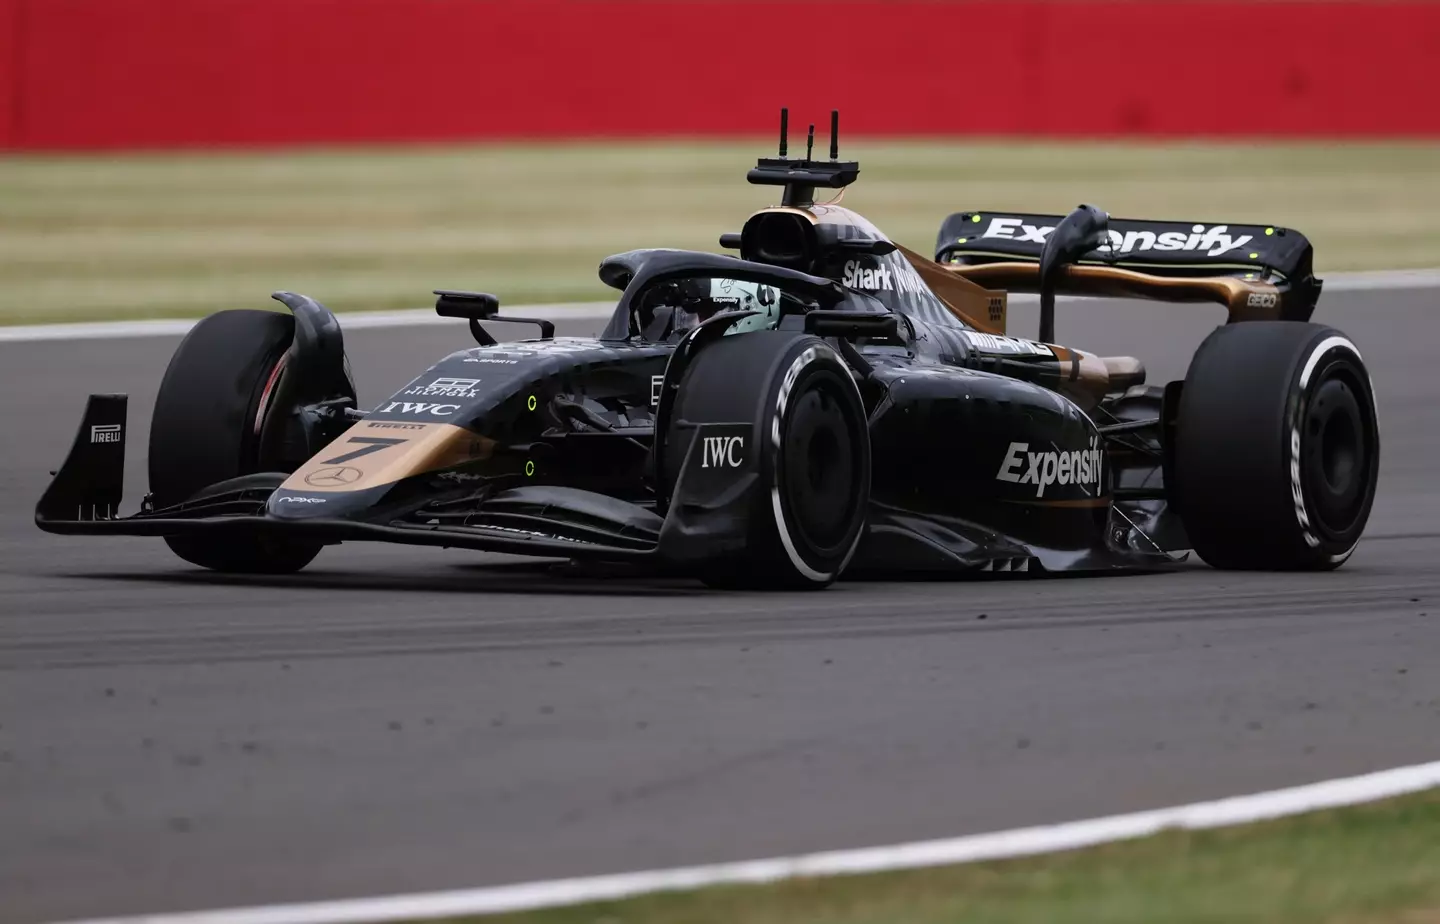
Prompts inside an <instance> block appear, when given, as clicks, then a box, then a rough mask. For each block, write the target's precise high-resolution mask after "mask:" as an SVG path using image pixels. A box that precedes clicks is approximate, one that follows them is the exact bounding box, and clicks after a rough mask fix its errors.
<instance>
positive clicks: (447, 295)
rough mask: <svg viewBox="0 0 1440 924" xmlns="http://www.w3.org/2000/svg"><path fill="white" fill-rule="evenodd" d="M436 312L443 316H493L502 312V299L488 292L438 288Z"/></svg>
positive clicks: (476, 318)
mask: <svg viewBox="0 0 1440 924" xmlns="http://www.w3.org/2000/svg"><path fill="white" fill-rule="evenodd" d="M435 294H436V295H438V296H440V297H439V298H438V299H436V300H435V313H436V314H438V315H440V317H442V318H471V319H474V320H477V321H478V320H481V319H483V318H493V317H495V315H497V314H499V313H500V299H498V298H496V297H495V296H493V295H491V294H490V293H488V292H457V291H453V290H447V289H436V290H435Z"/></svg>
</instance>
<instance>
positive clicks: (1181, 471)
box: [1173, 321, 1380, 571]
mask: <svg viewBox="0 0 1440 924" xmlns="http://www.w3.org/2000/svg"><path fill="white" fill-rule="evenodd" d="M1174 452H1175V455H1174V460H1175V461H1174V465H1175V484H1174V485H1173V491H1174V493H1175V496H1176V500H1177V504H1176V506H1177V508H1178V510H1179V512H1180V516H1181V518H1182V520H1183V521H1184V523H1185V529H1186V532H1187V534H1188V535H1189V537H1190V540H1191V543H1192V546H1193V548H1194V549H1195V552H1196V554H1198V555H1199V556H1200V557H1201V558H1202V559H1204V560H1205V561H1206V562H1207V563H1208V564H1210V565H1212V566H1214V567H1216V568H1226V569H1237V570H1276V571H1318V570H1328V569H1332V568H1336V567H1339V566H1340V565H1341V564H1343V563H1344V562H1345V560H1346V559H1347V558H1349V557H1350V555H1351V554H1352V553H1353V552H1354V550H1355V546H1356V545H1357V544H1358V543H1359V541H1360V535H1361V533H1362V532H1363V531H1364V529H1365V524H1366V522H1367V521H1368V520H1369V517H1370V508H1371V504H1372V503H1373V502H1374V499H1375V485H1376V482H1377V480H1378V477H1379V470H1380V432H1379V421H1378V417H1377V414H1376V408H1375V395H1374V390H1373V388H1372V386H1371V383H1370V375H1369V372H1368V370H1367V369H1366V368H1365V363H1364V361H1363V360H1362V359H1361V358H1360V352H1359V350H1358V349H1356V347H1355V345H1354V344H1353V343H1351V342H1350V340H1349V339H1348V338H1347V337H1346V336H1345V335H1344V334H1341V333H1340V332H1339V331H1337V330H1335V329H1333V328H1330V327H1325V326H1323V325H1319V324H1307V323H1299V322H1295V321H1253V322H1249V321H1247V322H1244V323H1239V324H1231V325H1226V326H1224V327H1221V328H1219V329H1217V330H1216V331H1215V332H1214V333H1212V334H1211V335H1210V336H1209V337H1208V338H1206V340H1205V342H1204V343H1202V344H1201V345H1200V348H1199V349H1198V350H1197V351H1196V353H1195V358H1194V359H1193V360H1192V361H1191V364H1190V370H1189V372H1188V373H1187V374H1186V376H1185V385H1184V389H1183V390H1182V392H1181V395H1180V403H1179V409H1178V413H1177V423H1176V431H1175V447H1174Z"/></svg>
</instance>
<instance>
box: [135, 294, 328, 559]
mask: <svg viewBox="0 0 1440 924" xmlns="http://www.w3.org/2000/svg"><path fill="white" fill-rule="evenodd" d="M294 332H295V319H294V318H293V317H292V316H290V315H288V314H281V313H279V312H274V311H248V310H237V311H221V312H218V313H216V314H212V315H210V316H209V317H207V318H205V319H203V320H202V321H200V323H198V324H196V325H195V327H193V328H192V329H191V330H190V333H189V334H187V335H186V336H185V339H184V340H182V341H181V342H180V345H179V346H178V347H177V348H176V349H175V354H174V356H172V357H171V359H170V365H169V367H168V368H167V369H166V370H165V376H164V378H163V379H161V382H160V392H159V394H158V395H157V396H156V399H155V412H154V415H153V416H152V417H151V421H150V463H149V468H150V492H151V494H152V495H153V497H154V503H155V506H156V507H166V506H170V505H171V504H177V503H180V502H181V501H185V500H189V499H192V498H195V497H197V496H202V495H203V492H204V490H205V489H206V488H207V487H209V486H211V485H214V484H216V483H217V482H222V481H229V480H230V479H233V478H238V477H240V476H242V475H249V474H252V473H255V472H259V471H265V470H266V468H265V466H264V461H265V460H262V459H261V458H260V453H259V445H260V439H259V435H260V425H261V423H262V422H263V421H264V418H265V414H266V412H267V411H268V410H269V407H268V406H267V404H268V401H269V398H270V396H271V393H272V391H273V389H274V386H275V383H276V381H277V380H278V378H279V372H280V368H281V364H282V362H283V361H284V358H285V354H286V350H288V349H289V347H290V341H291V339H292V338H293V336H294ZM165 543H166V544H167V545H168V546H170V549H171V551H173V552H174V553H175V554H176V555H178V556H180V557H181V558H182V559H184V560H185V561H187V562H190V563H191V564H193V565H199V566H200V567H202V568H210V569H212V570H215V571H229V572H243V573H259V574H285V573H289V572H293V571H299V570H300V569H301V568H304V567H305V566H306V565H308V564H309V563H310V562H311V560H313V559H314V558H315V556H316V555H317V554H319V552H320V545H319V544H318V543H310V542H282V541H270V540H262V539H260V538H259V537H256V538H253V539H251V538H231V537H225V538H218V537H211V536H203V535H190V536H167V537H166V538H165Z"/></svg>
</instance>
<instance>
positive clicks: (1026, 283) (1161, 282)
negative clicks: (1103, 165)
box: [936, 261, 1280, 321]
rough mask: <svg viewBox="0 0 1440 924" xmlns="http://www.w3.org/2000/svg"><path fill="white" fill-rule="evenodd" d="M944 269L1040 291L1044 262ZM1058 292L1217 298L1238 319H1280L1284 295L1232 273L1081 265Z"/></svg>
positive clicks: (1069, 271) (1070, 269)
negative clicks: (1168, 272)
mask: <svg viewBox="0 0 1440 924" xmlns="http://www.w3.org/2000/svg"><path fill="white" fill-rule="evenodd" d="M936 265H937V266H938V265H942V264H936ZM943 267H944V269H945V270H946V271H947V272H950V273H953V274H955V275H957V276H960V277H962V278H965V279H968V280H971V281H973V282H976V283H980V284H984V285H993V286H996V287H998V288H1002V289H1013V290H1015V291H1017V292H1038V291H1039V290H1040V264H1038V263H1021V262H1018V261H1016V262H1008V263H977V264H974V265H964V264H943ZM1055 291H1056V292H1057V293H1059V294H1062V295H1110V296H1115V297H1119V298H1149V299H1158V300H1161V301H1167V302H1212V303H1215V304H1220V305H1224V306H1225V308H1226V309H1227V310H1228V311H1229V312H1230V319H1231V320H1232V321H1273V320H1278V319H1279V318H1280V294H1279V290H1278V289H1277V288H1276V287H1275V286H1273V285H1271V284H1270V283H1268V282H1253V281H1247V280H1244V279H1236V278H1234V277H1232V276H1191V277H1170V276H1156V275H1154V274H1152V273H1142V272H1138V271H1136V270H1130V269H1121V268H1120V267H1118V266H1090V265H1086V264H1077V265H1070V266H1066V267H1063V268H1062V269H1061V270H1060V272H1059V274H1058V280H1057V283H1056V286H1055ZM1252 295H1255V296H1260V299H1258V301H1259V302H1262V303H1264V302H1268V303H1269V304H1256V305H1252V304H1251V296H1252ZM1267 296H1268V297H1267Z"/></svg>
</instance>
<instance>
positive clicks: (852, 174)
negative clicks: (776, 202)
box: [745, 108, 860, 208]
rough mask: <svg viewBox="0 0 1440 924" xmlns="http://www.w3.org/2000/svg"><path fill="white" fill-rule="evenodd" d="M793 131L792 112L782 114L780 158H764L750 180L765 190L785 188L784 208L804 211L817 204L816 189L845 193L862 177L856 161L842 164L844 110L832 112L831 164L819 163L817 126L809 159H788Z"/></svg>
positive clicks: (809, 144)
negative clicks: (790, 134) (841, 123)
mask: <svg viewBox="0 0 1440 924" xmlns="http://www.w3.org/2000/svg"><path fill="white" fill-rule="evenodd" d="M789 128H790V110H789V109H788V108H783V109H781V110H780V156H779V157H778V158H777V157H762V158H760V159H759V160H758V161H756V163H755V166H754V167H752V168H751V169H750V172H749V174H747V175H746V177H745V178H746V179H747V180H749V181H750V182H751V183H755V184H758V185H763V186H783V187H785V192H784V194H783V195H782V196H781V199H780V204H781V205H786V206H791V207H796V208H803V207H805V206H808V205H814V204H815V188H816V187H817V186H823V187H826V188H828V189H843V188H845V187H846V186H849V185H850V184H851V183H853V182H855V180H856V179H858V178H859V176H860V164H859V163H857V162H855V161H841V160H839V157H840V110H838V109H832V110H831V111H830V160H829V161H828V162H827V161H820V162H818V163H817V162H816V161H814V160H812V159H811V158H812V157H813V155H814V153H815V125H814V123H811V125H810V132H809V135H808V137H807V138H806V141H805V159H804V160H791V159H790V158H788V157H786V151H787V150H788V142H787V138H788V136H789Z"/></svg>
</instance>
